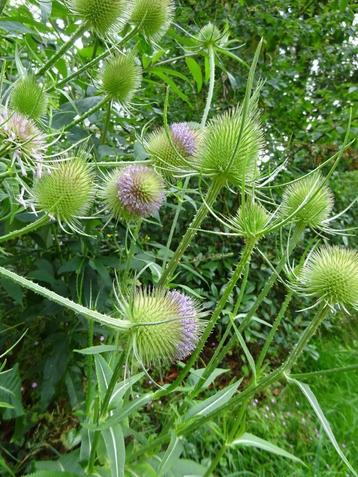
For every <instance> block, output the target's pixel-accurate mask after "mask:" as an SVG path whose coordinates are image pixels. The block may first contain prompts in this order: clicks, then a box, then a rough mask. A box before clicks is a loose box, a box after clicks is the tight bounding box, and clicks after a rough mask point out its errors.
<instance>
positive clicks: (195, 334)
mask: <svg viewBox="0 0 358 477" xmlns="http://www.w3.org/2000/svg"><path fill="white" fill-rule="evenodd" d="M168 295H169V297H170V299H171V300H172V302H173V303H174V304H175V306H177V308H178V315H179V316H180V325H181V336H180V339H179V341H178V344H177V351H176V359H178V360H181V359H184V358H186V357H187V356H188V355H190V354H191V353H192V352H193V351H194V350H195V348H196V345H197V342H198V339H199V336H200V327H199V321H198V317H197V310H196V307H195V303H194V302H193V300H192V299H191V298H189V297H188V296H186V295H184V294H182V293H180V292H178V291H176V290H173V291H170V292H169V294H168Z"/></svg>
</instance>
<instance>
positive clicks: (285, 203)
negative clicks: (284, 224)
mask: <svg viewBox="0 0 358 477" xmlns="http://www.w3.org/2000/svg"><path fill="white" fill-rule="evenodd" d="M323 181H324V179H323V177H322V176H321V174H320V173H319V172H315V173H314V174H311V175H310V176H307V177H304V178H303V179H300V180H299V181H297V182H294V183H293V184H290V185H289V186H288V187H287V189H286V191H285V193H284V196H283V199H282V205H281V216H282V217H283V218H285V217H289V216H290V215H292V214H293V213H294V212H295V211H297V213H296V214H295V215H294V216H293V218H292V222H294V223H297V224H301V225H303V226H306V227H311V228H315V227H319V226H321V225H322V224H323V222H324V221H325V220H327V219H328V218H329V216H330V213H331V212H332V209H333V196H332V193H331V191H330V190H329V188H328V187H327V186H326V185H325V184H323Z"/></svg>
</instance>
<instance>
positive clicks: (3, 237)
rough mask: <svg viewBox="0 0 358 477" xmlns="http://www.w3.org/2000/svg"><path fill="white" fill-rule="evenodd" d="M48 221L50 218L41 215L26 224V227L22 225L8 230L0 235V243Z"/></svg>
mask: <svg viewBox="0 0 358 477" xmlns="http://www.w3.org/2000/svg"><path fill="white" fill-rule="evenodd" d="M49 222H50V219H49V218H48V216H47V215H43V216H42V217H40V218H39V219H37V220H35V222H32V223H31V224H28V225H26V227H23V228H22V229H17V230H13V231H12V232H9V233H8V234H6V235H3V236H1V237H0V243H4V242H7V241H8V240H14V239H16V238H19V237H22V236H23V235H26V234H29V233H31V232H33V231H34V230H37V229H39V228H40V227H42V226H43V225H45V224H48V223H49Z"/></svg>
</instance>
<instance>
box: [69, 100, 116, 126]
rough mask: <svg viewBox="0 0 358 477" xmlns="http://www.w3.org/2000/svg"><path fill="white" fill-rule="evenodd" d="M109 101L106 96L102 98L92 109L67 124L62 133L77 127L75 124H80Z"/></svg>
mask: <svg viewBox="0 0 358 477" xmlns="http://www.w3.org/2000/svg"><path fill="white" fill-rule="evenodd" d="M108 101H109V98H108V96H105V97H104V98H102V99H101V100H100V101H98V103H97V104H95V105H94V106H93V107H92V108H90V109H89V110H88V111H86V112H84V113H83V114H82V115H81V116H79V117H78V118H77V119H74V120H73V121H72V122H70V123H69V124H67V125H66V126H65V127H64V128H63V129H62V131H63V132H65V131H68V130H69V129H72V128H73V127H75V126H77V124H79V123H81V122H82V121H84V120H85V119H86V118H88V117H89V116H91V115H92V114H93V113H95V112H96V111H98V110H99V109H100V108H101V107H102V106H103V105H104V104H106V103H107V102H108Z"/></svg>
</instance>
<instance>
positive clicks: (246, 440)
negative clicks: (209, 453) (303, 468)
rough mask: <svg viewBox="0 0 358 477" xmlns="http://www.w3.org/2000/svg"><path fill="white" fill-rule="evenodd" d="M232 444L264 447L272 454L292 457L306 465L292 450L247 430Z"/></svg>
mask: <svg viewBox="0 0 358 477" xmlns="http://www.w3.org/2000/svg"><path fill="white" fill-rule="evenodd" d="M231 445H232V446H243V447H256V448H257V449H262V450H264V451H267V452H271V454H276V455H280V456H281V457H286V458H287V459H291V460H293V461H295V462H300V463H301V464H303V465H305V464H304V463H303V462H302V460H301V459H299V458H298V457H296V456H294V455H293V454H291V453H290V452H287V451H285V450H284V449H281V447H278V446H276V445H275V444H272V442H269V441H265V440H264V439H261V438H260V437H257V436H254V435H253V434H249V433H248V432H245V434H243V435H242V436H241V437H239V438H238V439H235V440H234V441H233V442H232V443H231Z"/></svg>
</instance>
